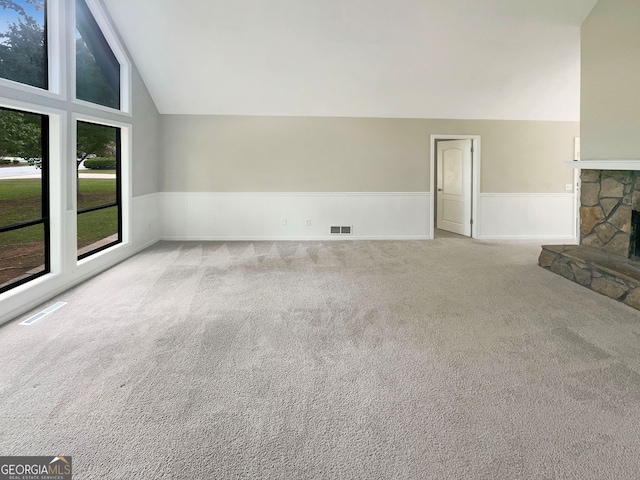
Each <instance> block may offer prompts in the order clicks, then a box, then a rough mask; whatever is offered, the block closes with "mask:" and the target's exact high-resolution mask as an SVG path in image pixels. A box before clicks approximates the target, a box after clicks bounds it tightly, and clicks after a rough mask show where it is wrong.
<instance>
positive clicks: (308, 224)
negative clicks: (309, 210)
mask: <svg viewBox="0 0 640 480" xmlns="http://www.w3.org/2000/svg"><path fill="white" fill-rule="evenodd" d="M304 224H305V225H306V226H307V227H310V226H311V219H310V218H307V219H306V220H305V221H304Z"/></svg>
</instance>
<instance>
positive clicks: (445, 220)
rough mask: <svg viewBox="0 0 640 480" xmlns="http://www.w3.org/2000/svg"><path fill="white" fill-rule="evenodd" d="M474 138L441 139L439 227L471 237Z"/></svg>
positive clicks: (438, 154) (438, 199) (439, 156)
mask: <svg viewBox="0 0 640 480" xmlns="http://www.w3.org/2000/svg"><path fill="white" fill-rule="evenodd" d="M471 142H472V140H470V139H469V140H447V141H439V142H438V150H437V158H438V167H437V175H436V178H437V182H436V190H437V192H436V203H437V217H436V218H437V226H438V228H441V229H443V230H447V231H448V232H453V233H457V234H460V235H466V236H467V237H470V236H471V172H472V169H471V145H472V143H471Z"/></svg>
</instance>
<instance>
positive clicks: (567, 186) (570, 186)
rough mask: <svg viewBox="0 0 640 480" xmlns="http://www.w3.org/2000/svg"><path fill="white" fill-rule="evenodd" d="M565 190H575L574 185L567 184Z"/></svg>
mask: <svg viewBox="0 0 640 480" xmlns="http://www.w3.org/2000/svg"><path fill="white" fill-rule="evenodd" d="M564 189H565V190H569V191H571V190H573V184H572V183H567V184H565V186H564Z"/></svg>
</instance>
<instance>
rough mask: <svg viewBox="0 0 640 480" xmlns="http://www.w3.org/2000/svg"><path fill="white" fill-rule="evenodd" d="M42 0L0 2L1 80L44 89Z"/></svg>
mask: <svg viewBox="0 0 640 480" xmlns="http://www.w3.org/2000/svg"><path fill="white" fill-rule="evenodd" d="M45 19H46V14H45V0H0V77H2V78H6V79H7V80H13V81H14V82H20V83H25V84H27V85H32V86H34V87H39V88H44V89H46V88H48V85H47V83H48V82H47V76H48V75H47V41H46V39H47V35H46V22H45Z"/></svg>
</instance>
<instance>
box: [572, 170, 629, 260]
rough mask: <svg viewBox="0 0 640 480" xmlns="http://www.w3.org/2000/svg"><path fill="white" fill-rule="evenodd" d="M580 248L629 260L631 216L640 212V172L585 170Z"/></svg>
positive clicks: (582, 190) (582, 174) (581, 201)
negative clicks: (591, 249) (595, 248)
mask: <svg viewBox="0 0 640 480" xmlns="http://www.w3.org/2000/svg"><path fill="white" fill-rule="evenodd" d="M580 178H581V184H582V186H581V195H580V205H581V206H580V245H585V246H588V247H597V248H601V249H603V250H605V251H606V252H611V253H613V254H616V255H621V256H623V257H628V256H629V254H630V252H631V234H632V232H631V212H632V210H640V172H635V171H626V172H620V171H609V170H583V171H582V173H581V177H580Z"/></svg>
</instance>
